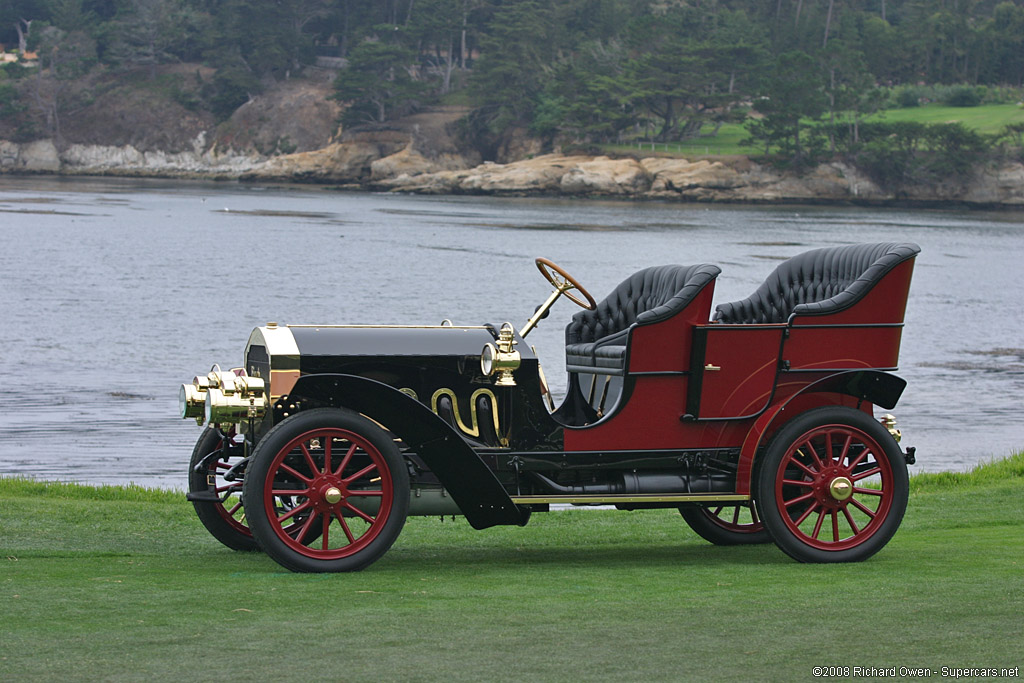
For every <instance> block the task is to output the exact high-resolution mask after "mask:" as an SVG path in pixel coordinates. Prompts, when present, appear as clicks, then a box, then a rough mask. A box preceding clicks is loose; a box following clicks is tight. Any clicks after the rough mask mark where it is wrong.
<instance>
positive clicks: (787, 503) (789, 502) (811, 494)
mask: <svg viewBox="0 0 1024 683" xmlns="http://www.w3.org/2000/svg"><path fill="white" fill-rule="evenodd" d="M810 498H814V491H811V492H809V493H805V494H804V495H802V496H798V497H797V498H792V499H790V500H784V501H782V504H783V505H785V506H786V507H793V506H794V505H796V504H797V503H802V502H804V501H805V500H808V499H810Z"/></svg>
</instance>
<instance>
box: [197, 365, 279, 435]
mask: <svg viewBox="0 0 1024 683" xmlns="http://www.w3.org/2000/svg"><path fill="white" fill-rule="evenodd" d="M178 403H179V406H180V408H181V417H182V418H189V417H193V418H195V420H196V422H197V423H199V424H203V423H209V424H211V425H222V424H236V423H238V422H241V421H243V420H246V419H250V418H252V419H257V420H258V419H260V418H262V417H263V416H264V415H265V414H266V412H267V405H268V402H267V394H266V386H265V384H264V382H263V379H262V378H260V377H250V376H248V375H247V374H246V373H245V370H244V369H242V368H235V369H233V370H230V371H228V372H223V371H221V369H220V368H219V367H217V366H216V365H215V366H213V369H212V370H210V372H209V373H208V374H207V375H206V376H205V377H195V378H194V379H193V380H192V383H191V384H182V385H181V389H180V390H179V392H178Z"/></svg>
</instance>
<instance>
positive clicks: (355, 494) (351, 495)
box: [348, 489, 384, 498]
mask: <svg viewBox="0 0 1024 683" xmlns="http://www.w3.org/2000/svg"><path fill="white" fill-rule="evenodd" d="M383 495H384V492H383V491H381V490H375V489H365V490H364V489H356V490H355V491H351V490H350V491H349V492H348V497H349V498H362V497H363V496H383Z"/></svg>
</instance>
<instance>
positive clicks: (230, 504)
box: [188, 427, 260, 552]
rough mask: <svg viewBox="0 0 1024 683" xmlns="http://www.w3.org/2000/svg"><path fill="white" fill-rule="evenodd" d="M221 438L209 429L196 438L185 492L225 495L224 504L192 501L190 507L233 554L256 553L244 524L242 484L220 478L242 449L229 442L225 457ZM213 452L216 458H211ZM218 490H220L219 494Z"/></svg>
mask: <svg viewBox="0 0 1024 683" xmlns="http://www.w3.org/2000/svg"><path fill="white" fill-rule="evenodd" d="M224 438H225V437H223V436H222V435H221V433H220V432H218V431H217V430H215V429H211V428H209V427H207V428H206V429H204V430H203V433H202V434H200V435H199V440H198V441H197V442H196V446H195V448H194V449H192V459H191V460H190V461H189V464H188V490H189V493H216V494H217V495H218V496H221V497H223V496H225V495H227V496H228V498H227V499H226V500H225V501H224V502H219V501H218V502H214V501H198V500H193V501H192V506H193V507H194V508H195V510H196V515H197V516H198V517H199V521H200V522H202V523H203V526H204V527H206V530H207V531H209V532H210V534H211V535H212V536H213V537H214V538H216V539H217V540H218V541H220V542H221V543H223V544H224V545H226V546H227V547H229V548H231V549H232V550H239V551H242V552H252V551H255V550H259V549H260V546H259V544H258V543H257V542H256V539H254V538H253V536H252V532H251V531H250V530H249V526H248V524H246V522H245V513H244V510H243V508H242V481H241V479H238V480H236V481H233V482H228V481H225V480H224V479H223V478H222V477H223V475H224V473H225V472H226V471H227V470H228V469H229V468H230V467H231V466H232V465H234V464H236V463H238V462H239V461H241V459H242V457H244V456H243V453H242V447H241V446H240V445H238V444H235V443H233V442H231V443H229V444H228V449H227V452H226V453H225V452H224V451H223V448H222V444H223V439H224ZM213 451H218V452H219V454H218V455H214V456H210V453H211V452H213ZM207 456H210V457H209V458H208V457H207ZM204 460H205V464H204V465H203V466H201V467H200V468H199V469H198V470H197V469H196V467H197V466H198V465H200V463H203V462H204ZM217 489H222V490H221V491H219V492H218V491H217Z"/></svg>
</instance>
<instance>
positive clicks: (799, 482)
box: [782, 479, 814, 488]
mask: <svg viewBox="0 0 1024 683" xmlns="http://www.w3.org/2000/svg"><path fill="white" fill-rule="evenodd" d="M787 484H788V485H790V486H802V487H803V488H813V487H814V482H813V481H804V480H802V479H800V480H797V479H783V480H782V485H783V486H785V485H787Z"/></svg>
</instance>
